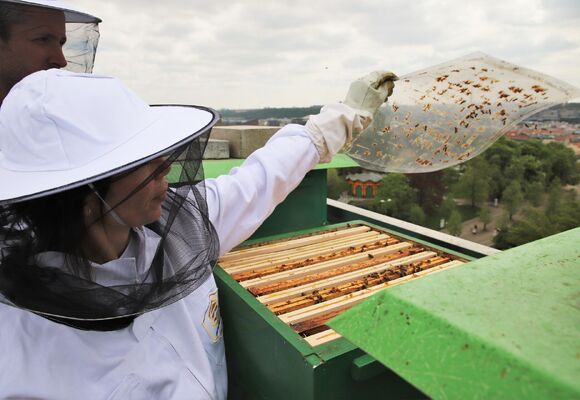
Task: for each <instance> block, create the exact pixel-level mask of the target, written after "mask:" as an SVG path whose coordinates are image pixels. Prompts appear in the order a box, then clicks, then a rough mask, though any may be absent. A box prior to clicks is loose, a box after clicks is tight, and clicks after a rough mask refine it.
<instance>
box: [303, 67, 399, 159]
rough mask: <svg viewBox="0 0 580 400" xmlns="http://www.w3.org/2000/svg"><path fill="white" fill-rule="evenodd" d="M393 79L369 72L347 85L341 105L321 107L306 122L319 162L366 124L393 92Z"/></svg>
mask: <svg viewBox="0 0 580 400" xmlns="http://www.w3.org/2000/svg"><path fill="white" fill-rule="evenodd" d="M396 79H397V77H396V75H395V74H393V73H392V72H379V71H375V72H372V73H370V74H369V75H366V76H365V77H363V78H360V79H357V80H356V81H354V82H353V83H352V84H351V85H350V89H349V91H348V93H347V95H346V99H345V100H344V103H341V104H331V105H327V106H324V107H322V109H321V110H320V114H318V115H312V116H311V117H310V118H309V119H308V122H306V130H307V131H308V133H309V134H310V136H311V137H312V141H313V142H314V145H315V146H316V149H317V150H318V154H319V155H320V162H330V160H331V159H332V156H333V155H335V154H336V153H338V151H339V150H340V149H341V148H342V147H343V146H344V144H345V143H346V142H347V141H351V140H352V138H353V137H354V136H356V135H358V134H359V133H360V132H362V131H363V130H364V129H365V128H366V127H367V126H369V125H370V123H371V122H372V121H373V114H374V113H375V112H376V111H377V110H378V108H379V107H380V106H381V104H383V103H384V102H385V101H386V100H387V97H388V96H390V95H391V93H392V92H393V87H394V83H393V81H394V80H396Z"/></svg>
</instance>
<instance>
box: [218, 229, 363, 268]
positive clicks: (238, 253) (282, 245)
mask: <svg viewBox="0 0 580 400" xmlns="http://www.w3.org/2000/svg"><path fill="white" fill-rule="evenodd" d="M371 229H372V228H371V227H369V226H364V225H363V226H356V227H353V228H347V229H341V230H338V231H334V232H328V233H321V234H315V235H312V236H307V237H302V238H297V239H292V240H285V241H283V242H276V243H272V244H265V245H260V246H256V247H250V248H242V249H239V250H233V251H230V252H229V253H228V254H225V255H224V256H222V257H221V258H220V263H221V262H222V261H224V262H226V261H229V260H235V259H237V258H241V257H247V256H248V255H252V256H253V255H257V254H264V253H270V252H273V251H277V250H279V249H289V248H293V247H300V246H304V245H305V244H313V243H319V242H323V241H325V240H327V239H328V238H333V237H335V238H336V237H343V236H349V235H352V234H353V233H356V232H367V231H370V230H371Z"/></svg>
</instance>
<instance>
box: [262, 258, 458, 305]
mask: <svg viewBox="0 0 580 400" xmlns="http://www.w3.org/2000/svg"><path fill="white" fill-rule="evenodd" d="M447 262H449V258H447V257H439V256H437V257H433V258H429V259H427V260H423V261H418V262H412V263H404V264H401V265H395V266H390V267H389V268H387V269H384V270H381V271H378V272H373V273H370V274H368V275H365V276H363V277H358V278H357V279H353V280H349V281H347V282H339V283H337V284H333V285H331V286H328V287H326V288H322V289H315V290H312V291H307V292H303V293H298V294H297V295H296V296H294V297H292V298H290V299H288V300H282V301H277V302H272V303H270V304H268V309H270V311H272V312H273V313H275V314H276V315H281V314H286V313H288V312H291V311H294V310H298V309H301V308H304V307H307V306H310V305H313V304H317V303H322V302H324V301H329V300H331V299H334V298H336V297H340V296H344V295H346V294H349V293H354V292H358V291H359V290H362V289H366V288H369V287H373V286H377V285H381V284H383V283H385V282H388V281H394V280H396V279H399V278H401V277H403V276H407V275H411V274H413V273H417V272H420V271H422V270H426V269H429V268H432V267H435V266H437V265H441V264H444V263H447Z"/></svg>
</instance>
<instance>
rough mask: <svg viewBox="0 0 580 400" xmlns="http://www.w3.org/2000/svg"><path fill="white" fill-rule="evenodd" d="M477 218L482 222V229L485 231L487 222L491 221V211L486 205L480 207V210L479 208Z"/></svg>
mask: <svg viewBox="0 0 580 400" xmlns="http://www.w3.org/2000/svg"><path fill="white" fill-rule="evenodd" d="M479 219H480V220H481V222H483V230H484V231H487V224H489V223H490V222H491V212H490V211H489V208H488V207H481V210H479Z"/></svg>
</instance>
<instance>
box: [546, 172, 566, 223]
mask: <svg viewBox="0 0 580 400" xmlns="http://www.w3.org/2000/svg"><path fill="white" fill-rule="evenodd" d="M561 200H562V186H561V183H560V179H559V178H555V179H554V181H553V182H552V184H551V185H550V189H549V192H548V204H547V206H546V214H550V215H553V214H556V213H557V212H558V210H559V209H560V202H561Z"/></svg>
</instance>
